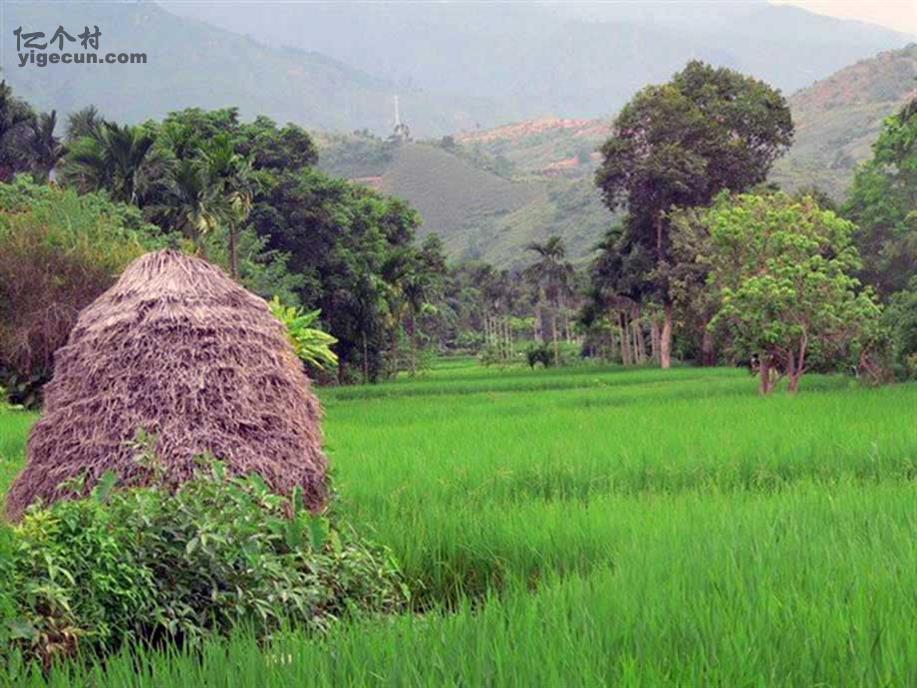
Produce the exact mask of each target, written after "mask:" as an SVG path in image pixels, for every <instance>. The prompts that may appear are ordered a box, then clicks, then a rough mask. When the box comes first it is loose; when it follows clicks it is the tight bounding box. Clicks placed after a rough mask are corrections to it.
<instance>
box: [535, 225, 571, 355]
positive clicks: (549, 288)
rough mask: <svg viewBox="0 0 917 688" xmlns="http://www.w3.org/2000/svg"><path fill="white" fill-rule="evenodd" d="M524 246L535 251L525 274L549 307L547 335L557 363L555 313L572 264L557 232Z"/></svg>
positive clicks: (565, 290)
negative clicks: (551, 342)
mask: <svg viewBox="0 0 917 688" xmlns="http://www.w3.org/2000/svg"><path fill="white" fill-rule="evenodd" d="M526 249H528V250H529V251H534V252H535V253H536V254H537V259H536V261H535V263H533V264H532V265H530V266H529V267H528V268H527V269H526V271H525V274H526V276H528V277H529V279H531V280H532V282H533V283H534V284H535V285H536V287H537V288H538V293H539V300H541V301H547V302H548V304H549V305H550V307H551V339H552V341H553V346H554V364H555V365H558V364H559V363H560V349H559V347H558V342H557V313H558V311H559V310H560V308H561V307H562V301H563V298H564V296H565V294H566V293H567V291H568V290H569V285H570V276H571V275H572V274H573V266H572V265H571V264H570V262H569V261H568V260H567V250H566V248H565V247H564V240H563V239H561V238H560V237H559V236H551V237H548V240H547V241H545V242H543V243H539V242H537V241H533V242H532V243H530V244H529V245H528V246H526Z"/></svg>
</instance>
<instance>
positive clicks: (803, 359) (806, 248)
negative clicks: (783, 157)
mask: <svg viewBox="0 0 917 688" xmlns="http://www.w3.org/2000/svg"><path fill="white" fill-rule="evenodd" d="M707 223H708V227H709V229H710V239H711V249H712V255H711V257H710V263H711V277H710V279H711V284H712V285H713V286H714V287H715V288H716V289H717V291H718V292H719V297H720V298H719V310H718V311H717V313H716V316H715V317H714V319H713V324H714V325H715V324H717V323H722V324H723V325H725V326H727V327H728V328H729V329H730V330H731V331H732V333H733V336H734V338H735V343H736V346H737V348H738V349H739V351H740V352H741V353H743V354H745V355H750V354H757V355H758V357H759V360H760V374H761V392H762V393H763V394H767V393H768V392H770V391H771V390H772V389H773V375H772V372H775V371H777V370H779V371H781V372H783V373H785V374H786V376H787V377H788V379H789V391H790V392H795V391H796V390H797V389H798V388H799V380H800V378H801V377H802V375H803V374H804V373H805V372H806V371H807V370H808V369H809V367H810V364H811V361H812V359H813V358H815V359H821V361H822V362H823V363H830V362H831V361H832V360H833V359H835V358H837V357H843V356H844V355H845V353H846V350H847V348H848V347H849V346H850V344H851V343H852V342H854V341H855V340H856V339H857V338H858V337H859V336H860V335H861V334H863V333H866V332H868V331H870V329H871V326H872V324H873V323H875V322H876V320H877V318H878V316H879V314H880V309H879V307H878V305H877V304H876V302H875V301H874V300H873V295H872V293H871V292H869V291H863V290H861V289H860V283H859V280H857V279H856V278H855V277H854V276H853V273H854V272H855V271H856V270H858V269H859V268H860V266H861V263H860V259H859V255H858V253H857V250H856V247H855V246H854V245H853V242H852V238H853V232H854V229H855V228H854V225H853V224H852V223H850V222H848V221H847V220H844V219H842V218H840V217H838V216H837V215H835V214H834V213H832V212H831V211H829V210H821V209H820V208H819V207H818V204H817V203H816V202H815V201H814V200H813V199H811V198H802V199H796V198H792V197H790V196H787V195H786V194H782V193H777V194H772V195H767V196H756V195H751V194H743V195H739V196H737V197H735V198H734V199H733V198H729V197H724V198H722V199H721V201H720V202H719V203H717V204H716V205H715V206H714V207H713V208H712V209H711V210H710V212H709V214H708V217H707Z"/></svg>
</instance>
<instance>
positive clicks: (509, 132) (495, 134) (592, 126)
mask: <svg viewBox="0 0 917 688" xmlns="http://www.w3.org/2000/svg"><path fill="white" fill-rule="evenodd" d="M556 130H564V131H566V130H573V136H575V137H583V138H586V137H588V138H602V137H605V136H607V135H608V133H609V132H610V131H611V127H609V125H607V124H606V123H605V122H603V121H602V120H598V119H565V118H561V117H544V118H542V119H535V120H530V121H528V122H517V123H516V124H507V125H505V126H502V127H497V128H495V129H485V130H483V131H463V132H460V133H458V134H456V135H455V140H456V141H457V142H459V143H490V142H493V141H507V140H508V141H518V140H520V139H525V138H528V137H530V136H537V135H538V134H543V133H545V132H549V131H556Z"/></svg>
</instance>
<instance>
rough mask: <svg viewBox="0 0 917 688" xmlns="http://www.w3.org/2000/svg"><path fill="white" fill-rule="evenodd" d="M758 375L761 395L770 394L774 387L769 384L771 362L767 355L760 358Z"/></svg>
mask: <svg viewBox="0 0 917 688" xmlns="http://www.w3.org/2000/svg"><path fill="white" fill-rule="evenodd" d="M758 373H759V374H760V376H761V387H760V391H761V394H765V395H767V394H770V393H771V391H772V390H773V389H774V387H773V384H772V383H771V360H770V356H768V355H767V354H762V355H761V357H760V361H759V363H758Z"/></svg>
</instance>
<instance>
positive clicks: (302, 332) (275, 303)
mask: <svg viewBox="0 0 917 688" xmlns="http://www.w3.org/2000/svg"><path fill="white" fill-rule="evenodd" d="M270 306H271V312H272V313H273V314H274V317H275V318H277V319H278V320H279V321H280V322H282V323H283V324H284V325H286V328H287V335H288V336H289V338H290V343H291V344H292V345H293V349H294V350H295V351H296V355H297V356H299V358H300V360H302V361H303V362H304V363H306V364H307V365H309V366H310V367H312V368H317V369H318V370H325V369H326V368H336V367H337V365H338V357H337V354H336V353H334V352H333V351H332V350H331V347H332V346H334V345H335V344H337V341H338V340H337V337H334V336H332V335H330V334H328V333H327V332H325V331H323V330H320V329H318V328H317V327H316V325H317V324H319V323H318V316H319V315H321V311H320V310H314V311H308V312H304V311H303V310H302V309H301V308H297V307H295V306H284V305H283V304H282V303H281V302H280V299H279V298H277V297H276V296H275V297H274V298H273V299H271V301H270Z"/></svg>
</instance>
